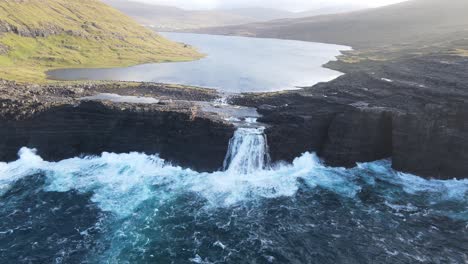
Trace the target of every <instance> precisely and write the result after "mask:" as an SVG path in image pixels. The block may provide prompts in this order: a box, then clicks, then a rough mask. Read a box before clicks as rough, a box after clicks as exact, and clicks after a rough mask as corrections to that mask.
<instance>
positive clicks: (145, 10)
mask: <svg viewBox="0 0 468 264" xmlns="http://www.w3.org/2000/svg"><path fill="white" fill-rule="evenodd" d="M103 2H105V3H107V4H109V5H111V6H113V7H115V8H117V9H118V10H120V11H121V12H123V13H125V14H127V15H129V16H131V17H133V18H134V19H135V20H137V21H138V22H140V23H141V24H144V25H146V26H148V27H151V28H154V29H156V30H159V31H191V30H196V29H199V28H207V27H224V26H232V25H241V24H246V23H254V22H262V21H263V22H264V21H269V20H275V19H281V18H299V17H306V16H310V15H311V14H314V15H317V14H330V13H341V12H348V11H351V10H356V9H362V8H365V7H364V6H362V5H356V4H352V5H332V4H329V5H323V6H322V7H321V8H319V9H316V10H310V11H306V12H290V11H286V10H279V9H273V8H263V7H249V8H234V9H215V10H185V9H181V8H177V7H172V6H164V5H155V4H145V3H141V2H134V1H132V0H103Z"/></svg>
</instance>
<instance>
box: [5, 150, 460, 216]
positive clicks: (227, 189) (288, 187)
mask: <svg viewBox="0 0 468 264" xmlns="http://www.w3.org/2000/svg"><path fill="white" fill-rule="evenodd" d="M37 172H42V173H44V175H46V177H47V186H46V190H48V191H58V192H66V191H69V190H77V191H79V192H83V193H92V194H93V196H92V200H93V201H94V202H95V203H96V204H97V205H99V206H100V208H101V209H102V210H105V211H109V212H113V213H114V214H115V215H117V216H121V217H125V216H128V215H130V214H132V213H133V212H134V211H135V209H136V208H137V207H138V206H139V205H140V204H141V203H142V202H144V201H146V200H148V199H150V198H156V199H157V200H159V201H161V202H164V201H165V200H167V199H171V197H174V196H177V195H178V194H181V193H184V192H194V193H196V194H197V195H200V196H201V197H203V198H205V199H206V200H207V204H208V205H209V206H231V205H233V204H236V203H241V202H244V201H247V200H252V199H259V198H275V197H283V196H293V195H295V194H296V192H297V191H298V189H299V186H300V185H301V184H302V183H305V184H306V185H307V186H308V188H312V189H314V188H322V189H326V190H329V191H332V192H335V193H337V194H339V195H342V196H344V197H351V198H352V197H354V196H355V195H356V194H357V193H358V192H359V190H360V185H359V184H358V183H357V182H358V181H357V180H358V179H365V180H368V181H370V180H369V179H368V178H369V177H371V176H366V175H367V174H368V173H371V174H372V175H374V176H372V177H378V178H380V179H381V180H385V181H389V182H392V183H394V184H397V185H400V186H402V188H403V189H404V190H405V191H406V192H408V193H416V194H417V193H418V192H432V193H435V194H437V195H439V196H440V195H443V198H445V199H466V195H467V193H468V181H466V180H464V181H436V180H425V179H422V178H419V177H416V176H413V175H407V174H401V173H398V172H395V171H393V170H391V168H390V166H389V162H385V161H382V162H374V163H365V164H360V165H359V166H358V167H356V168H354V169H344V168H329V167H326V166H324V165H323V164H322V163H321V162H320V160H319V158H318V157H317V156H316V155H315V154H312V153H305V154H303V155H302V156H301V157H299V158H297V159H296V160H295V161H294V162H293V163H292V164H283V165H278V166H276V167H274V168H267V169H261V168H258V169H257V170H256V171H249V172H248V173H234V172H233V171H225V172H223V171H220V172H215V173H198V172H195V171H192V170H188V169H183V168H180V167H176V166H172V165H170V164H167V163H165V162H164V160H162V159H160V158H159V157H158V156H150V155H145V154H140V153H129V154H113V153H103V154H102V155H101V156H97V157H86V158H73V159H67V160H63V161H60V162H46V161H43V160H42V159H41V158H40V157H39V156H37V155H36V154H35V152H34V150H31V149H26V148H23V149H21V151H20V158H19V159H18V160H17V161H15V162H11V163H0V187H1V188H2V190H7V189H8V187H9V186H10V185H11V184H12V183H13V182H15V181H16V180H18V179H20V178H21V177H24V176H27V175H31V173H37ZM369 175H370V174H369Z"/></svg>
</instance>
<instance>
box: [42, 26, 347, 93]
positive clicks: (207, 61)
mask: <svg viewBox="0 0 468 264" xmlns="http://www.w3.org/2000/svg"><path fill="white" fill-rule="evenodd" d="M162 35H164V36H165V37H167V38H170V39H172V40H174V41H178V42H183V43H187V44H189V45H192V46H195V47H196V48H197V49H198V50H199V51H200V52H202V53H204V54H206V55H207V56H206V57H205V58H203V59H201V60H198V61H191V62H179V63H152V64H143V65H138V66H133V67H126V68H113V69H63V70H55V71H51V72H49V77H50V78H52V79H60V80H114V81H143V82H163V83H177V84H185V85H194V86H202V87H211V88H217V89H219V90H221V91H225V92H260V91H277V90H286V89H295V88H297V87H300V86H312V85H314V84H316V83H318V82H326V81H330V80H333V79H334V78H336V77H338V76H340V75H341V73H340V72H337V71H333V70H330V69H326V68H323V67H322V65H323V64H325V63H327V62H328V61H330V60H334V59H335V58H336V56H338V55H340V51H343V50H349V49H350V48H349V47H346V46H339V45H330V44H322V43H312V42H302V41H292V40H279V39H257V38H245V37H231V36H214V35H203V34H188V33H162Z"/></svg>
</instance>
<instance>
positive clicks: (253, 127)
mask: <svg viewBox="0 0 468 264" xmlns="http://www.w3.org/2000/svg"><path fill="white" fill-rule="evenodd" d="M238 124H239V126H240V127H239V128H238V130H237V131H236V132H235V134H234V136H233V138H232V139H231V141H230V144H229V149H228V151H227V154H226V159H225V162H224V171H218V172H213V173H199V172H196V171H193V170H189V169H183V168H180V167H176V166H172V165H171V164H168V163H166V162H165V161H164V160H162V159H161V158H159V157H158V156H157V155H154V156H148V155H145V154H141V153H128V154H113V153H103V154H102V155H101V156H95V157H84V158H83V157H82V158H73V159H68V160H63V161H60V162H47V161H44V160H42V159H41V157H39V156H38V155H36V153H35V151H34V150H31V149H26V148H23V149H22V150H21V151H20V153H19V156H20V157H19V159H18V160H17V161H15V162H11V163H2V162H0V258H1V259H2V261H3V262H2V263H90V264H91V263H112V264H113V263H142V264H143V263H292V262H294V263H324V264H328V263H330V264H336V263H351V264H360V263H466V260H467V259H468V254H467V253H466V248H467V245H468V229H467V225H466V223H468V209H467V206H466V205H467V204H468V180H463V181H457V180H450V181H438V180H425V179H422V178H419V177H417V176H413V175H409V174H403V173H399V172H396V171H394V170H392V168H391V163H390V161H377V162H372V163H365V164H358V166H357V167H355V168H352V169H344V168H330V167H327V166H325V165H323V164H322V163H321V162H320V160H319V158H318V157H317V156H316V155H315V154H312V153H305V154H303V155H302V156H301V157H298V158H297V159H296V160H295V161H294V162H293V163H292V164H281V165H278V166H275V167H274V168H270V167H269V166H270V165H269V163H270V159H269V154H268V143H267V138H266V135H265V133H264V128H263V127H259V126H260V124H258V123H257V122H256V120H255V118H252V119H245V120H243V121H239V123H238ZM51 223H54V224H51ZM305 249H307V250H305Z"/></svg>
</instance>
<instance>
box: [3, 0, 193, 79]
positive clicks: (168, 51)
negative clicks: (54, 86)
mask: <svg viewBox="0 0 468 264" xmlns="http://www.w3.org/2000/svg"><path fill="white" fill-rule="evenodd" d="M200 56H201V55H200V54H199V53H197V52H196V51H195V50H194V49H193V48H191V47H188V46H185V45H183V44H180V43H174V42H171V41H169V40H167V39H164V38H162V37H160V36H158V35H156V34H155V33H153V32H152V31H150V30H148V29H145V28H144V27H142V26H140V25H138V24H137V23H136V22H134V21H133V20H132V19H130V18H128V17H127V16H125V15H123V14H122V13H120V12H119V11H117V10H115V9H113V8H111V7H109V6H107V5H106V4H103V3H101V2H100V1H98V0H80V1H70V0H14V1H11V0H0V78H3V79H10V80H20V81H33V82H43V81H45V78H46V74H45V71H47V70H49V69H54V68H67V67H76V68H78V67H114V66H127V65H133V64H138V63H146V62H167V61H185V60H191V59H195V58H199V57H200Z"/></svg>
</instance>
